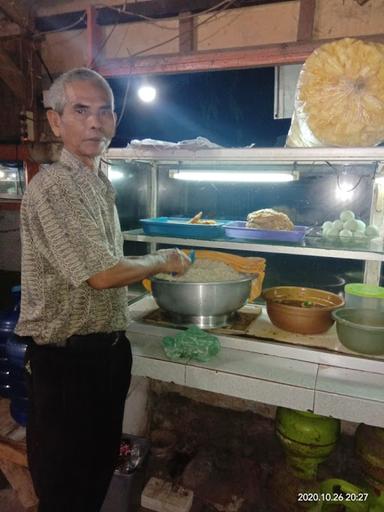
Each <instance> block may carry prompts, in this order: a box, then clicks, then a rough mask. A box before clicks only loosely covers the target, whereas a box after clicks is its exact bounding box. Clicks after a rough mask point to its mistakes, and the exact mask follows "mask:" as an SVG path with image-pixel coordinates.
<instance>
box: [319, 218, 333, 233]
mask: <svg viewBox="0 0 384 512" xmlns="http://www.w3.org/2000/svg"><path fill="white" fill-rule="evenodd" d="M331 227H332V222H331V221H330V220H326V221H325V222H324V223H323V225H322V226H321V229H322V230H323V232H324V231H325V230H326V229H329V228H331Z"/></svg>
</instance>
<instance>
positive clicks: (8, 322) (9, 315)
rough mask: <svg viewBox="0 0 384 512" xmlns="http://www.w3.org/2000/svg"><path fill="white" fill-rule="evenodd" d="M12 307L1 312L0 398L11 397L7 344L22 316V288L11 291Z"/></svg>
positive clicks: (15, 287) (18, 287) (14, 288)
mask: <svg viewBox="0 0 384 512" xmlns="http://www.w3.org/2000/svg"><path fill="white" fill-rule="evenodd" d="M11 296H12V302H13V304H12V306H11V307H10V308H8V309H6V310H3V311H0V396H3V397H5V398H9V397H10V384H11V382H10V364H9V360H8V357H7V349H6V343H7V339H8V338H9V336H11V335H12V334H13V330H14V328H15V326H16V323H17V320H18V318H19V314H20V298H21V286H14V287H13V288H12V289H11Z"/></svg>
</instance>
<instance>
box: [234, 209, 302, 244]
mask: <svg viewBox="0 0 384 512" xmlns="http://www.w3.org/2000/svg"><path fill="white" fill-rule="evenodd" d="M309 229H310V228H309V227H307V226H295V225H294V224H293V222H292V221H291V220H290V218H289V217H288V215H286V214H285V213H283V212H278V211H275V210H273V209H271V208H265V209H263V210H256V211H254V212H251V213H249V214H248V216H247V220H246V221H240V220H238V221H233V222H229V223H228V224H226V225H225V226H224V230H225V235H226V236H227V237H229V238H243V239H244V238H246V239H252V240H268V241H276V242H301V241H302V240H303V239H304V237H305V235H306V233H307V232H308V231H309Z"/></svg>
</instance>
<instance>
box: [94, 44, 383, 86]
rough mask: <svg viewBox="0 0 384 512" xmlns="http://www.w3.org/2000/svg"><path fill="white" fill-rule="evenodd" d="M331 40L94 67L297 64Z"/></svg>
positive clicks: (162, 70)
mask: <svg viewBox="0 0 384 512" xmlns="http://www.w3.org/2000/svg"><path fill="white" fill-rule="evenodd" d="M340 39H341V38H340ZM359 39H365V40H369V41H376V42H382V43H383V42H384V34H375V35H371V36H360V37H359ZM334 40H335V39H322V40H317V41H310V42H308V41H306V42H292V43H282V44H272V45H265V46H256V47H251V48H236V49H232V50H213V51H204V52H203V51H202V52H195V53H189V54H183V55H180V54H175V55H173V54H172V55H151V56H147V57H132V58H120V59H105V60H103V61H101V62H100V63H99V65H98V66H97V67H96V68H95V69H96V71H98V72H99V73H101V74H102V75H103V76H105V77H114V76H126V75H140V74H167V73H193V72H197V71H219V70H225V69H240V68H256V67H270V66H278V65H282V64H300V63H303V62H304V61H305V60H306V58H307V57H309V55H310V54H311V53H312V52H313V50H315V49H316V48H318V47H319V46H320V45H322V44H324V43H329V42H330V41H334Z"/></svg>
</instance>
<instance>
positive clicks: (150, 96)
mask: <svg viewBox="0 0 384 512" xmlns="http://www.w3.org/2000/svg"><path fill="white" fill-rule="evenodd" d="M156 94H157V91H156V89H155V88H154V87H153V86H152V85H148V84H146V85H141V86H140V87H139V89H138V91H137V95H138V96H139V98H140V100H141V101H143V102H144V103H152V101H154V99H155V98H156Z"/></svg>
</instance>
